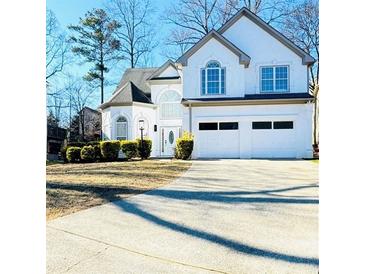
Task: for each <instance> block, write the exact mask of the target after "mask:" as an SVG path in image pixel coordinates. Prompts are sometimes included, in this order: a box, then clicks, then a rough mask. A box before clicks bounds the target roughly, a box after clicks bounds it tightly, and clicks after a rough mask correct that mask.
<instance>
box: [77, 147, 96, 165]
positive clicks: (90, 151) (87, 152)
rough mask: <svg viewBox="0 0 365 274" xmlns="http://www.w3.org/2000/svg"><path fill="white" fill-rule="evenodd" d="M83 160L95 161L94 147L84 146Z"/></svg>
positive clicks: (82, 151) (82, 150)
mask: <svg viewBox="0 0 365 274" xmlns="http://www.w3.org/2000/svg"><path fill="white" fill-rule="evenodd" d="M80 156H81V160H82V161H83V162H88V163H91V162H94V161H95V149H94V147H93V146H84V147H83V148H82V149H81V155H80Z"/></svg>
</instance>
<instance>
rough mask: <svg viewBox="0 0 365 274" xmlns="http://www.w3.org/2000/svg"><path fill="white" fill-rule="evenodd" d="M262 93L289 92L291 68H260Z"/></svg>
mask: <svg viewBox="0 0 365 274" xmlns="http://www.w3.org/2000/svg"><path fill="white" fill-rule="evenodd" d="M260 87H261V92H286V91H289V67H288V66H270V67H261V68H260Z"/></svg>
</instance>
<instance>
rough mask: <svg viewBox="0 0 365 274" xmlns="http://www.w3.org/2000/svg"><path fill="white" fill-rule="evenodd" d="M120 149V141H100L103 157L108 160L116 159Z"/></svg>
mask: <svg viewBox="0 0 365 274" xmlns="http://www.w3.org/2000/svg"><path fill="white" fill-rule="evenodd" d="M119 150H120V141H102V142H100V151H101V156H102V158H103V159H105V160H107V161H116V160H117V159H118V153H119Z"/></svg>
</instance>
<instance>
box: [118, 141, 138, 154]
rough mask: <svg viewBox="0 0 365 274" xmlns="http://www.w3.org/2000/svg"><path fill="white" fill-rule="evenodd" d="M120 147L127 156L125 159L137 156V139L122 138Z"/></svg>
mask: <svg viewBox="0 0 365 274" xmlns="http://www.w3.org/2000/svg"><path fill="white" fill-rule="evenodd" d="M120 147H121V149H122V151H123V153H124V154H125V156H126V157H127V159H131V158H134V157H137V155H138V142H137V141H128V140H123V141H121V142H120Z"/></svg>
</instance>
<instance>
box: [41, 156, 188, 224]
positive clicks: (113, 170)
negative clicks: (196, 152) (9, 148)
mask: <svg viewBox="0 0 365 274" xmlns="http://www.w3.org/2000/svg"><path fill="white" fill-rule="evenodd" d="M190 166H191V163H190V162H187V161H178V160H145V161H132V162H110V163H90V164H52V165H48V166H47V220H51V219H54V218H57V217H60V216H64V215H67V214H70V213H73V212H76V211H79V210H82V209H86V208H89V207H93V206H97V205H101V204H104V203H107V202H110V201H113V200H116V199H120V198H125V197H128V196H131V195H135V194H139V193H142V192H145V191H148V190H151V189H154V188H157V187H161V186H163V185H166V184H168V183H170V182H171V181H173V180H175V179H176V178H178V177H179V176H180V175H181V174H182V173H183V172H185V171H186V170H187V169H188V168H189V167H190Z"/></svg>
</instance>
